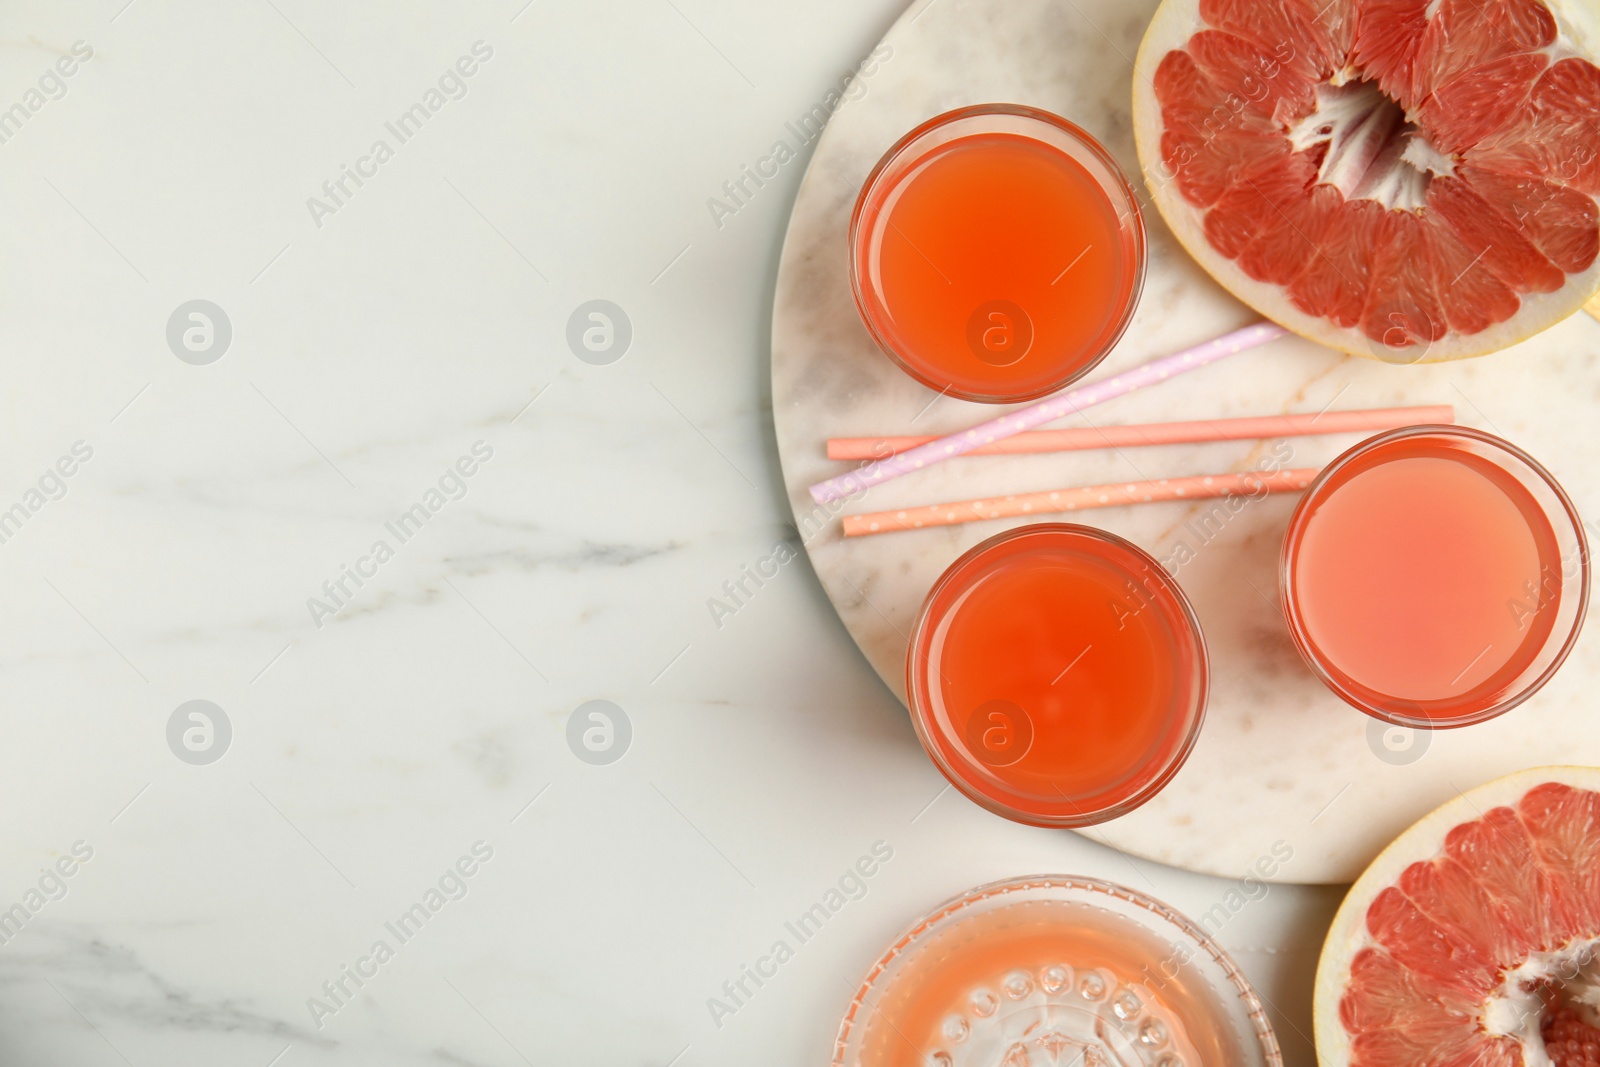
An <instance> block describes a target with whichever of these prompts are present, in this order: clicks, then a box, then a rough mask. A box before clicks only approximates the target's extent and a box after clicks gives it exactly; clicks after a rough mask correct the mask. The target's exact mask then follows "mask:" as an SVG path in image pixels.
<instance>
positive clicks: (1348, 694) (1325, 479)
mask: <svg viewBox="0 0 1600 1067" xmlns="http://www.w3.org/2000/svg"><path fill="white" fill-rule="evenodd" d="M1415 437H1443V438H1457V439H1461V440H1466V441H1471V442H1474V443H1476V444H1480V445H1484V446H1487V447H1488V448H1490V449H1492V450H1494V451H1499V452H1503V453H1505V454H1506V455H1508V456H1510V457H1511V458H1512V459H1514V460H1516V461H1517V462H1518V463H1520V464H1522V465H1523V466H1525V467H1526V468H1527V469H1528V470H1530V471H1532V472H1533V475H1534V477H1535V478H1537V479H1538V480H1539V481H1540V482H1541V483H1542V484H1543V485H1544V486H1545V487H1546V488H1548V489H1549V490H1550V491H1551V493H1553V494H1554V496H1555V498H1556V500H1557V501H1558V502H1559V503H1560V505H1561V509H1562V512H1561V515H1560V516H1557V515H1553V514H1550V512H1549V509H1546V508H1542V509H1541V510H1544V511H1545V513H1546V517H1548V518H1550V519H1552V520H1555V519H1557V518H1565V519H1566V520H1567V522H1568V523H1569V524H1570V525H1571V528H1572V532H1573V534H1574V536H1575V537H1576V538H1577V542H1578V571H1579V577H1578V583H1577V584H1578V590H1577V592H1578V597H1577V608H1576V611H1575V614H1574V617H1573V621H1572V626H1571V627H1570V628H1569V630H1568V631H1567V633H1566V634H1565V636H1564V637H1561V638H1559V640H1560V642H1561V647H1560V648H1559V649H1558V650H1557V652H1556V655H1555V658H1554V659H1552V660H1551V661H1550V663H1549V664H1547V665H1546V666H1545V668H1544V669H1543V670H1542V671H1540V672H1539V674H1538V676H1537V677H1535V678H1533V679H1531V680H1530V681H1527V682H1525V683H1523V684H1522V685H1521V686H1520V687H1519V688H1518V690H1517V692H1515V693H1513V694H1511V695H1510V696H1507V697H1506V698H1504V699H1503V700H1500V701H1498V702H1496V703H1495V704H1493V705H1491V706H1489V707H1487V708H1484V709H1482V710H1481V711H1477V712H1473V713H1471V714H1468V715H1459V716H1453V717H1448V718H1429V717H1427V716H1422V715H1406V714H1403V713H1401V712H1396V711H1392V710H1386V709H1384V708H1380V707H1378V706H1376V705H1375V704H1374V703H1373V702H1372V701H1371V700H1368V699H1366V698H1365V697H1364V696H1363V695H1362V694H1361V693H1360V692H1358V691H1356V690H1355V689H1354V688H1353V687H1351V686H1350V685H1347V684H1345V682H1344V681H1343V680H1342V679H1341V678H1340V677H1339V674H1338V672H1336V671H1335V670H1334V669H1333V668H1332V664H1330V663H1325V662H1324V659H1325V657H1324V656H1323V655H1322V654H1321V653H1320V652H1319V651H1317V648H1316V644H1315V643H1314V642H1313V641H1312V640H1311V638H1310V634H1309V633H1308V632H1307V630H1306V625H1305V618H1304V614H1303V612H1302V611H1301V610H1300V605H1299V599H1298V597H1297V596H1296V594H1295V588H1294V580H1293V574H1294V560H1295V555H1296V552H1295V550H1296V549H1297V548H1298V547H1299V545H1300V542H1301V540H1302V539H1303V538H1304V536H1305V530H1306V526H1307V524H1308V523H1309V522H1310V518H1311V514H1310V513H1311V506H1312V503H1313V502H1314V501H1316V500H1318V499H1319V495H1320V494H1321V493H1322V491H1323V490H1324V489H1325V488H1326V486H1327V484H1328V483H1329V482H1330V481H1331V480H1332V479H1333V478H1334V477H1335V476H1337V475H1338V474H1339V473H1340V472H1341V471H1344V470H1345V469H1347V468H1348V467H1349V466H1350V465H1351V464H1352V463H1354V462H1356V461H1357V460H1360V459H1362V458H1363V457H1365V456H1367V455H1369V454H1371V453H1372V452H1374V451H1376V450H1377V449H1379V448H1382V447H1384V446H1386V445H1389V444H1392V443H1394V442H1395V441H1403V440H1406V439H1409V438H1415ZM1508 473H1511V474H1512V475H1513V476H1515V475H1517V473H1518V472H1516V471H1509V472H1508ZM1519 480H1521V479H1520V478H1519ZM1552 525H1555V523H1554V522H1552ZM1589 584H1590V576H1589V539H1588V536H1587V535H1586V534H1585V532H1584V527H1583V518H1582V516H1580V515H1579V514H1578V509H1577V506H1576V505H1574V504H1573V502H1572V498H1571V497H1569V496H1568V495H1567V491H1566V490H1565V489H1563V488H1562V487H1561V483H1560V482H1558V481H1557V480H1556V478H1555V475H1553V474H1551V473H1550V471H1549V470H1548V469H1547V468H1546V467H1545V466H1544V464H1542V463H1540V462H1539V461H1538V460H1536V459H1534V458H1533V457H1532V456H1530V455H1529V454H1528V453H1527V452H1524V451H1523V450H1522V449H1521V448H1518V447H1517V446H1516V445H1514V444H1512V443H1511V442H1510V441H1507V440H1506V439H1505V438H1503V437H1499V436H1497V435H1495V434H1492V433H1488V432H1486V431H1483V430H1478V429H1474V428H1473V427H1470V426H1457V425H1453V424H1450V423H1422V424H1419V425H1416V426H1402V427H1400V428H1399V429H1396V430H1387V431H1385V432H1383V433H1380V434H1376V435H1374V436H1372V437H1369V438H1367V439H1366V440H1364V441H1361V442H1359V443H1357V444H1355V445H1353V446H1351V447H1350V448H1349V449H1347V450H1345V451H1344V452H1342V453H1340V454H1339V456H1338V457H1337V458H1335V459H1334V460H1333V462H1331V463H1329V464H1328V465H1327V466H1326V467H1324V468H1323V469H1322V471H1321V473H1319V474H1318V475H1317V476H1316V478H1314V479H1312V482H1311V484H1310V485H1309V486H1307V487H1306V491H1305V495H1304V496H1302V497H1301V498H1300V503H1299V504H1298V505H1296V507H1295V510H1294V514H1293V515H1292V516H1291V517H1290V519H1289V526H1288V528H1287V529H1286V530H1285V531H1284V536H1283V548H1282V550H1281V552H1280V553H1279V559H1278V592H1279V596H1278V599H1279V601H1280V604H1281V606H1282V609H1283V617H1284V621H1285V622H1286V623H1287V624H1288V629H1289V637H1290V639H1291V640H1293V641H1294V645H1295V648H1296V650H1298V651H1299V653H1300V658H1301V659H1302V660H1303V661H1304V662H1305V663H1306V665H1307V666H1308V667H1310V668H1311V671H1312V673H1313V674H1315V675H1316V677H1317V679H1318V681H1320V682H1322V684H1323V685H1325V686H1327V687H1328V689H1329V690H1330V691H1332V692H1333V693H1334V695H1336V696H1338V697H1339V698H1340V699H1341V700H1343V701H1344V702H1345V703H1347V704H1349V705H1350V706H1351V707H1354V708H1356V709H1357V710H1358V711H1361V712H1363V713H1364V714H1367V715H1370V716H1371V717H1372V718H1374V719H1377V720H1379V721H1381V722H1386V723H1388V724H1390V725H1391V726H1400V727H1405V728H1407V729H1412V730H1455V729H1460V728H1461V727H1465V726H1475V725H1477V724H1478V723H1482V722H1488V721H1490V720H1491V719H1497V718H1499V717H1500V716H1502V715H1504V714H1505V713H1506V712H1508V711H1511V710H1513V709H1514V708H1517V707H1520V706H1521V705H1522V704H1524V703H1526V702H1527V701H1528V700H1529V699H1530V698H1531V697H1532V696H1533V695H1534V694H1535V693H1537V692H1538V691H1539V690H1540V689H1543V688H1544V686H1545V684H1546V683H1547V682H1549V681H1550V679H1551V678H1553V677H1554V676H1555V673H1556V671H1558V670H1560V668H1561V666H1562V664H1564V663H1565V662H1566V660H1567V657H1568V656H1569V655H1570V654H1571V652H1572V649H1573V647H1574V646H1575V645H1576V644H1577V641H1578V635H1579V634H1580V633H1581V632H1582V631H1583V623H1584V618H1585V617H1586V616H1587V615H1588V609H1589ZM1557 640H1558V638H1557V636H1556V635H1555V634H1554V633H1552V634H1551V636H1550V638H1549V639H1548V641H1547V643H1546V645H1545V647H1546V648H1548V647H1549V646H1550V644H1551V643H1554V642H1555V641H1557ZM1371 691H1372V692H1376V690H1371ZM1397 699H1403V698H1397ZM1411 703H1416V702H1415V701H1412V702H1411Z"/></svg>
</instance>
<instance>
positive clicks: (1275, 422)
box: [828, 309, 1600, 460]
mask: <svg viewBox="0 0 1600 1067" xmlns="http://www.w3.org/2000/svg"><path fill="white" fill-rule="evenodd" d="M1597 310H1600V309H1597ZM1455 421H1456V412H1455V408H1453V407H1450V406H1449V405H1448V404H1446V405H1441V406H1436V407H1414V408H1375V409H1371V410H1366V411H1324V412H1322V413H1321V414H1319V415H1268V416H1265V417H1262V418H1248V419H1205V420H1202V421H1198V422H1156V423H1149V424H1147V425H1143V426H1101V427H1089V428H1087V429H1078V430H1032V431H1029V432H1028V433H1020V434H1017V435H1016V436H1015V437H1003V438H1001V439H1000V440H998V441H995V442H993V443H991V444H986V445H983V446H981V447H979V448H975V449H973V450H972V451H971V452H968V453H967V455H969V456H999V455H1007V456H1015V455H1022V454H1027V453H1035V452H1072V451H1077V450H1081V449H1089V448H1138V447H1142V446H1145V445H1173V444H1190V443H1194V442H1199V441H1242V440H1249V439H1252V438H1258V437H1305V436H1308V435H1311V434H1324V433H1349V432H1357V433H1377V432H1378V431H1380V430H1396V429H1399V428H1400V427H1402V426H1416V425H1419V424H1422V423H1453V422H1455ZM937 439H938V438H936V437H833V438H830V439H829V440H828V458H829V459H850V460H861V459H881V458H883V457H884V456H892V455H896V454H898V453H900V452H905V451H907V450H909V449H912V448H916V447H917V446H918V445H925V444H927V443H928V442H929V441H934V440H937Z"/></svg>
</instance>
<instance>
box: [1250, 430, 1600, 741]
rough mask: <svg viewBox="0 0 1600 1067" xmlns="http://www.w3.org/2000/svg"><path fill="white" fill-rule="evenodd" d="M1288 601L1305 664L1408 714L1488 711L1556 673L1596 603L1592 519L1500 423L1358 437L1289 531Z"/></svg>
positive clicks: (1362, 698) (1334, 683) (1451, 720)
mask: <svg viewBox="0 0 1600 1067" xmlns="http://www.w3.org/2000/svg"><path fill="white" fill-rule="evenodd" d="M1281 580H1282V590H1283V601H1284V615H1285V617H1286V618H1287V619H1288V622H1289V632H1290V635H1291V636H1292V637H1293V638H1294V642H1295V644H1296V646H1298V648H1299V649H1300V652H1301V654H1302V655H1303V656H1304V658H1305V660H1306V662H1307V663H1308V664H1309V665H1310V667H1311V669H1312V670H1313V671H1314V672H1315V673H1316V674H1317V676H1318V677H1320V678H1321V679H1322V680H1323V682H1325V683H1326V684H1327V685H1328V687H1329V688H1330V689H1332V690H1333V691H1334V692H1335V693H1337V694H1338V695H1339V696H1340V697H1342V698H1343V699H1344V700H1345V701H1346V702H1347V703H1349V704H1352V705H1354V706H1355V707H1357V708H1360V709H1361V710H1362V711H1365V712H1367V713H1368V714H1369V715H1372V716H1374V717H1376V718H1379V719H1382V720H1384V721H1386V722H1390V723H1394V724H1396V725H1399V726H1406V727H1414V728H1443V727H1452V726H1466V725H1469V724H1471V723H1477V722H1483V721H1485V720H1487V719H1491V718H1494V717H1495V716H1497V715H1500V714H1503V713H1504V712H1506V711H1508V710H1510V709H1511V708H1513V707H1516V706H1517V705H1518V704H1520V703H1522V702H1523V701H1524V700H1527V699H1528V697H1530V696H1531V695H1533V693H1534V692H1536V691H1537V690H1538V689H1539V688H1540V687H1541V686H1542V685H1544V683H1545V682H1546V681H1548V680H1549V679H1550V677H1551V676H1552V675H1553V674H1555V672H1556V669H1557V668H1558V667H1560V665H1561V663H1562V661H1564V660H1565V659H1566V657H1567V653H1568V652H1570V651H1571V649H1572V646H1573V643H1574V642H1575V641H1576V640H1577V636H1578V630H1579V628H1580V627H1581V626H1582V624H1583V617H1584V614H1585V613H1586V609H1587V606H1588V602H1589V550H1588V545H1587V541H1586V539H1585V537H1584V533H1583V522H1582V520H1581V519H1579V517H1578V513H1577V511H1576V509H1575V508H1574V507H1573V504H1572V501H1571V500H1570V499H1568V497H1567V494H1566V493H1565V492H1564V491H1563V490H1562V488H1561V486H1560V485H1559V484H1557V482H1556V480H1555V479H1554V478H1553V477H1552V476H1551V475H1550V472H1549V471H1547V470H1545V469H1544V468H1543V467H1542V466H1540V465H1539V464H1538V463H1537V462H1536V461H1535V460H1534V459H1533V458H1532V457H1531V456H1529V455H1528V454H1527V453H1525V452H1523V451H1522V450H1521V449H1519V448H1517V447H1516V446H1515V445H1512V444H1511V443H1509V442H1507V441H1503V440H1501V439H1500V438H1498V437H1495V436H1494V435H1492V434H1487V433H1483V432H1481V431H1478V430H1472V429H1467V428H1465V427H1460V426H1413V427H1407V428H1406V429H1403V430H1394V431H1392V432H1389V433H1385V434H1379V435H1378V436H1377V437H1373V438H1370V439H1369V440H1366V441H1363V442H1362V443H1360V444H1359V445H1356V446H1355V447H1354V448H1352V449H1350V450H1349V451H1348V452H1346V453H1345V454H1344V455H1342V456H1340V457H1339V458H1338V459H1336V460H1334V462H1333V463H1331V464H1329V466H1328V467H1327V469H1325V470H1324V471H1323V472H1322V474H1321V475H1320V476H1319V477H1318V478H1317V480H1316V481H1315V482H1313V483H1312V484H1311V487H1310V489H1309V490H1307V492H1306V495H1305V498H1304V499H1303V500H1302V501H1301V502H1300V506H1299V508H1298V509H1297V510H1296V511H1295V514H1294V518H1293V519H1292V520H1291V521H1290V523H1289V530H1288V534H1287V536H1286V537H1285V538H1284V545H1283V562H1282V579H1281Z"/></svg>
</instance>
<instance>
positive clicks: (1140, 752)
mask: <svg viewBox="0 0 1600 1067" xmlns="http://www.w3.org/2000/svg"><path fill="white" fill-rule="evenodd" d="M1208 683H1209V669H1208V663H1207V659H1206V646H1205V640H1204V638H1203V637H1202V635H1201V632H1200V624H1199V621H1198V620H1197V619H1196V618H1195V615H1194V611H1193V609H1192V608H1191V607H1190V605H1189V601H1188V598H1186V597H1185V596H1184V594H1183V591H1182V590H1181V589H1180V588H1178V584H1177V582H1176V581H1174V580H1173V578H1172V576H1171V575H1170V574H1168V573H1167V572H1166V570H1164V569H1163V568H1162V566H1161V564H1160V563H1158V562H1156V560H1155V559H1153V558H1152V557H1151V556H1149V555H1148V554H1147V553H1145V552H1144V551H1143V550H1141V549H1140V548H1138V547H1137V546H1135V545H1133V544H1131V543H1130V542H1128V541H1125V540H1123V539H1122V538H1120V537H1116V536H1114V535H1112V534H1109V533H1106V532H1104V531H1103V530H1096V529H1094V528H1092V527H1088V526H1078V525H1073V524H1069V523H1041V524H1038V525H1034V526H1024V527H1021V528H1020V529H1015V530H1010V531H1008V532H1006V533H1002V534H999V535H998V536H996V537H992V538H990V539H989V540H987V541H985V542H983V543H982V544H980V545H978V546H977V547H976V548H973V549H972V550H971V551H969V552H968V553H966V554H965V555H964V556H962V557H961V558H960V559H958V560H956V562H955V563H953V564H951V566H950V568H949V569H948V570H946V571H945V573H944V575H943V576H942V577H941V578H940V579H939V581H938V582H937V583H935V585H934V587H933V590H932V591H931V592H930V593H929V594H928V599H927V601H926V602H925V603H924V605H923V608H922V614H921V616H920V617H919V619H918V621H917V625H916V629H915V630H914V631H913V632H912V635H911V647H910V650H909V652H908V655H907V659H906V690H907V693H908V697H909V703H910V705H911V718H912V721H913V723H914V724H915V725H916V729H917V733H918V736H920V737H921V739H922V743H923V746H924V747H925V748H926V749H927V750H928V754H929V755H930V756H931V757H932V758H933V761H934V763H935V765H937V766H938V768H939V769H940V770H941V771H942V772H943V773H944V775H945V777H946V778H948V779H949V780H950V781H951V783H952V784H954V785H955V786H956V788H958V789H960V790H961V791H962V792H963V793H965V794H966V795H967V796H968V797H969V798H970V799H972V800H973V801H975V802H976V803H978V804H980V805H982V806H984V807H986V808H988V809H989V810H990V811H993V812H995V813H997V814H999V815H1003V816H1005V817H1007V818H1009V819H1014V820H1016V821H1018V822H1024V823H1030V824H1032V825H1035V826H1064V827H1073V826H1087V825H1090V824H1092V823H1097V822H1103V821H1105V820H1107V819H1112V818H1115V817H1117V816H1118V815H1122V814H1124V813H1126V812H1129V811H1132V810H1133V809H1134V808H1136V807H1138V806H1139V805H1140V804H1143V803H1144V802H1145V801H1147V800H1149V799H1150V798H1151V797H1152V796H1154V795H1155V794H1156V793H1157V792H1158V791H1159V790H1160V789H1161V788H1162V786H1164V785H1165V784H1166V783H1167V782H1168V781H1169V780H1170V779H1171V778H1172V776H1173V775H1174V774H1176V773H1177V771H1178V768H1179V767H1181V766H1182V764H1183V762H1184V760H1185V759H1186V758H1187V757H1188V755H1189V750H1190V749H1191V748H1192V747H1193V745H1194V742H1195V739H1196V737H1197V736H1198V734H1199V730H1200V722H1201V719H1202V717H1203V716H1204V713H1205V705H1206V694H1207V688H1208Z"/></svg>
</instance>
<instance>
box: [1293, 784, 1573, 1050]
mask: <svg viewBox="0 0 1600 1067" xmlns="http://www.w3.org/2000/svg"><path fill="white" fill-rule="evenodd" d="M1315 1023H1316V1041H1317V1053H1318V1062H1319V1063H1320V1064H1321V1065H1322V1067H1548V1065H1550V1064H1554V1065H1555V1067H1591V1065H1595V1064H1600V1029H1597V1027H1600V769H1595V768H1588V767H1546V768H1543V769H1538V770H1531V771H1523V772H1521V773H1519V774H1514V775H1511V776H1510V777H1507V778H1501V779H1500V780H1498V781H1495V782H1491V783H1489V784H1488V785H1486V786H1483V787H1481V788H1479V789H1475V790H1472V791H1471V792H1468V793H1464V794H1462V795H1460V796H1458V797H1457V798H1456V799H1455V800H1452V801H1451V802H1449V803H1448V804H1446V805H1444V807H1442V808H1440V809H1439V810H1437V811H1435V812H1434V813H1433V814H1431V815H1429V816H1427V817H1426V818H1425V819H1423V820H1422V821H1421V822H1419V823H1417V824H1416V825H1415V826H1413V827H1412V828H1411V829H1409V830H1407V831H1406V832H1405V833H1403V834H1401V835H1400V837H1399V838H1397V839H1396V840H1395V842H1394V843H1393V844H1392V845H1390V846H1389V847H1388V848H1387V849H1386V850H1384V852H1383V854H1382V855H1380V856H1379V857H1378V858H1377V860H1376V861H1374V863H1373V864H1372V866H1371V867H1369V868H1368V869H1367V871H1366V873H1365V874H1363V875H1362V876H1361V878H1360V879H1359V880H1358V881H1357V882H1356V884H1355V885H1354V886H1353V887H1352V888H1351V890H1350V894H1349V896H1347V897H1346V898H1345V902H1344V905H1343V906H1342V907H1341V908H1340V909H1339V914H1338V916H1337V917H1336V918H1335V919H1334V921H1333V928H1332V929H1331V930H1330V931H1329V932H1328V940H1327V944H1326V945H1325V946H1324V947H1323V950H1322V961H1321V963H1320V964H1319V966H1318V968H1317V986H1316V1003H1315Z"/></svg>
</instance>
